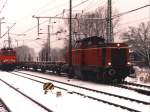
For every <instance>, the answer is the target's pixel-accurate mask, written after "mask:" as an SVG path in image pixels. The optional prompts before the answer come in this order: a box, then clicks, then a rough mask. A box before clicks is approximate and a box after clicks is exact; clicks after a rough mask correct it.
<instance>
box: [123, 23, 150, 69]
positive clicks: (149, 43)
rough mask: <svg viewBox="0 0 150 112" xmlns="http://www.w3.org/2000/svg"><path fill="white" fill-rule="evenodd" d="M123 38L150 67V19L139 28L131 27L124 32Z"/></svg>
mask: <svg viewBox="0 0 150 112" xmlns="http://www.w3.org/2000/svg"><path fill="white" fill-rule="evenodd" d="M123 39H124V40H126V41H127V42H128V43H129V45H130V46H131V48H132V50H133V51H135V52H136V53H137V54H138V55H140V56H141V58H143V59H144V60H145V63H146V65H147V66H149V67H150V21H149V22H147V23H141V24H140V25H139V26H138V27H137V28H136V27H129V30H128V31H127V32H125V33H123Z"/></svg>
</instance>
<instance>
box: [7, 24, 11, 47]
mask: <svg viewBox="0 0 150 112" xmlns="http://www.w3.org/2000/svg"><path fill="white" fill-rule="evenodd" d="M9 30H10V28H9V26H8V48H11V38H10V35H9Z"/></svg>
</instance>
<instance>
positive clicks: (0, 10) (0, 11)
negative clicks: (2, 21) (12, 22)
mask: <svg viewBox="0 0 150 112" xmlns="http://www.w3.org/2000/svg"><path fill="white" fill-rule="evenodd" d="M7 1H8V0H6V1H5V3H4V4H3V6H2V8H1V9H0V14H1V13H2V11H3V9H4V8H5V6H6V4H7Z"/></svg>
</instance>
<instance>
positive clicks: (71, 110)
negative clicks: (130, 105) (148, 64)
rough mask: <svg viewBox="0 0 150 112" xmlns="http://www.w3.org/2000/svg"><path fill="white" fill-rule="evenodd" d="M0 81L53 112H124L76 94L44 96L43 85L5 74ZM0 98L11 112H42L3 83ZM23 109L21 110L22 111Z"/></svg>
mask: <svg viewBox="0 0 150 112" xmlns="http://www.w3.org/2000/svg"><path fill="white" fill-rule="evenodd" d="M0 79H3V80H5V81H6V82H8V83H9V84H11V85H13V86H15V87H16V88H18V89H19V90H21V91H22V92H24V93H25V94H27V95H29V96H30V97H32V98H33V99H35V100H36V101H39V102H40V103H42V104H43V105H45V106H47V107H48V108H50V109H51V110H53V111H54V112H100V111H101V112H110V111H111V112H126V111H127V110H122V109H120V108H119V107H114V106H112V105H108V104H104V103H102V102H98V101H94V100H91V99H89V98H86V97H82V96H79V95H76V94H69V93H68V92H66V91H63V90H59V89H56V88H55V89H54V91H53V92H48V93H47V94H44V91H43V85H42V84H40V83H37V82H33V81H31V80H25V79H23V78H21V77H18V76H14V75H13V76H12V75H11V74H9V73H7V72H0ZM57 91H61V92H62V96H60V97H57V96H56V94H55V93H56V92H57ZM0 97H1V98H2V99H3V100H4V102H6V103H7V106H8V107H9V108H10V109H11V110H12V112H44V110H41V109H40V107H37V105H35V104H34V103H32V102H29V103H28V102H27V99H26V98H24V97H22V98H21V95H20V94H19V93H17V92H14V91H12V89H10V88H9V87H8V86H6V85H5V84H4V83H2V82H0ZM22 109H23V110H22Z"/></svg>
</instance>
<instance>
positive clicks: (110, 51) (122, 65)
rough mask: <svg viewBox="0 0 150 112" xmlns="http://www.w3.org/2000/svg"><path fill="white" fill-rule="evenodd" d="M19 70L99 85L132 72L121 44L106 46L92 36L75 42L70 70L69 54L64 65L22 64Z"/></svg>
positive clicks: (124, 45) (61, 63)
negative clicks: (48, 72)
mask: <svg viewBox="0 0 150 112" xmlns="http://www.w3.org/2000/svg"><path fill="white" fill-rule="evenodd" d="M19 65H21V67H23V68H26V69H28V68H33V69H34V70H37V69H41V71H43V72H45V70H50V71H53V72H57V73H58V74H60V73H61V72H65V73H67V75H68V76H69V77H77V78H80V79H83V80H94V81H99V82H120V81H122V80H124V79H125V78H126V77H127V76H129V75H130V74H131V73H134V69H133V67H132V65H131V63H130V60H129V47H128V45H127V44H125V43H106V42H105V40H104V39H103V38H101V37H97V36H93V37H88V38H84V39H80V40H77V41H76V42H75V44H74V46H73V48H72V66H69V52H67V53H66V61H65V62H23V63H21V64H19Z"/></svg>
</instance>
